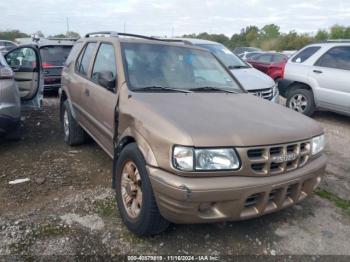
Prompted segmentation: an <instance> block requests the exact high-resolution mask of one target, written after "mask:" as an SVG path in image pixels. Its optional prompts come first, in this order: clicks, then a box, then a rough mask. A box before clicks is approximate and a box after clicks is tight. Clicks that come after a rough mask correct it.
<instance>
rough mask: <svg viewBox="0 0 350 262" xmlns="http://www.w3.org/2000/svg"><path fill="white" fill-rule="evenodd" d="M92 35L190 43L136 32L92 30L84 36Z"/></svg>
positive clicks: (189, 43)
mask: <svg viewBox="0 0 350 262" xmlns="http://www.w3.org/2000/svg"><path fill="white" fill-rule="evenodd" d="M93 35H95V36H100V35H109V36H110V37H120V36H129V37H135V38H142V39H148V40H155V41H162V42H176V43H184V44H188V45H192V44H191V42H189V41H187V40H182V39H167V38H158V37H153V36H145V35H138V34H129V33H118V32H115V31H101V32H93V33H88V34H86V35H85V37H91V36H93Z"/></svg>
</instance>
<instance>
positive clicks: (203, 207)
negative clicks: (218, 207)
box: [198, 202, 215, 213]
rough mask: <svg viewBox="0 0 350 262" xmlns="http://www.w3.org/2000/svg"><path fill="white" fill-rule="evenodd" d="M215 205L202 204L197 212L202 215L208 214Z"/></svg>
mask: <svg viewBox="0 0 350 262" xmlns="http://www.w3.org/2000/svg"><path fill="white" fill-rule="evenodd" d="M214 204H215V203H210V202H209V203H202V204H200V205H199V208H198V211H199V212H202V213H206V212H209V211H210V210H211V209H212V207H213V206H214Z"/></svg>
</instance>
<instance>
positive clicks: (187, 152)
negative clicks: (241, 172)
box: [173, 146, 240, 171]
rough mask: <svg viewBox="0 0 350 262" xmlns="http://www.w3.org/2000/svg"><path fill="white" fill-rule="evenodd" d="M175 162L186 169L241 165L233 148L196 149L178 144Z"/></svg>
mask: <svg viewBox="0 0 350 262" xmlns="http://www.w3.org/2000/svg"><path fill="white" fill-rule="evenodd" d="M173 163H174V166H175V167H176V168H178V169H180V170H184V171H205V170H211V171H213V170H236V169H238V168H239V166H240V162H239V159H238V157H237V154H236V152H235V150H234V149H233V148H222V149H221V148H217V149H195V148H191V147H181V146H176V147H175V148H174V153H173Z"/></svg>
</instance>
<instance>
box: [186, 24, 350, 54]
mask: <svg viewBox="0 0 350 262" xmlns="http://www.w3.org/2000/svg"><path fill="white" fill-rule="evenodd" d="M184 37H192V38H200V39H207V40H212V41H215V42H219V43H222V44H224V45H225V46H227V47H228V48H231V49H233V48H235V47H239V46H254V47H260V48H261V49H263V50H276V51H281V50H298V49H300V48H302V47H303V46H305V45H307V44H310V43H313V42H319V41H324V40H327V39H350V26H348V27H346V26H341V25H334V26H332V27H331V28H330V29H329V30H324V29H320V30H318V31H317V33H316V34H315V35H311V34H305V33H297V32H295V31H290V32H288V33H282V32H281V31H280V27H279V26H278V25H275V24H269V25H265V26H264V27H262V28H258V27H257V26H247V27H246V28H242V30H241V32H240V33H236V34H233V35H232V36H231V38H228V37H227V36H225V35H222V34H208V33H200V34H197V35H196V34H190V35H184Z"/></svg>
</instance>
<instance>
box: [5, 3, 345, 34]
mask: <svg viewBox="0 0 350 262" xmlns="http://www.w3.org/2000/svg"><path fill="white" fill-rule="evenodd" d="M67 17H69V26H70V30H72V31H77V32H79V33H80V34H84V33H86V32H91V31H98V30H114V31H120V32H122V31H124V24H125V27H126V31H127V32H132V33H141V34H146V35H159V36H160V35H168V36H170V35H171V34H172V32H174V34H175V35H182V34H185V33H200V32H209V33H224V34H226V35H228V36H231V35H232V34H233V33H237V32H239V31H240V29H241V28H242V27H246V26H248V25H257V26H259V27H260V26H263V25H265V24H270V23H275V24H277V25H279V26H280V27H281V31H283V32H288V31H290V30H296V31H298V32H315V31H317V29H318V28H329V27H330V26H332V25H333V24H336V23H337V24H342V25H347V26H350V1H349V0H309V1H295V0H294V1H293V0H222V1H220V0H100V1H92V0H74V1H72V0H23V1H19V0H9V1H1V2H0V30H4V29H19V30H21V31H24V32H26V33H33V32H34V31H37V30H42V31H43V33H44V34H45V35H52V34H58V33H64V32H65V31H66V30H67V25H66V18H67Z"/></svg>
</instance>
